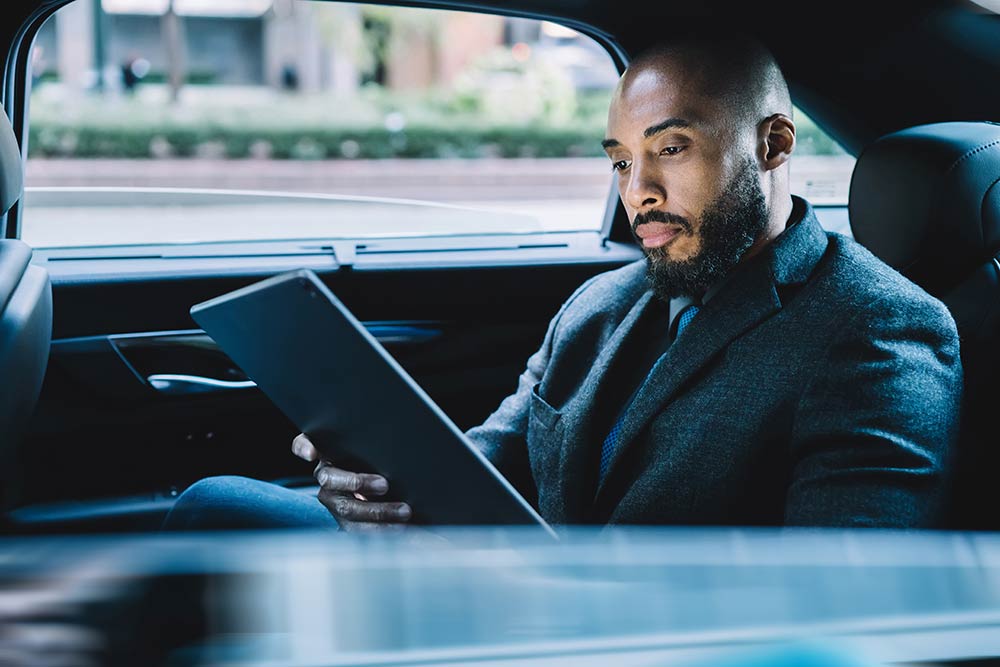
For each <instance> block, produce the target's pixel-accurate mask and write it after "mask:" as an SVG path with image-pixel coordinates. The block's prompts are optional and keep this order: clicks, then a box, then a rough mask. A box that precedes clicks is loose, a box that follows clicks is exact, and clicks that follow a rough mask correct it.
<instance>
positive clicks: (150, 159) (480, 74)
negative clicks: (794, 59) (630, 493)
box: [25, 0, 854, 246]
mask: <svg viewBox="0 0 1000 667" xmlns="http://www.w3.org/2000/svg"><path fill="white" fill-rule="evenodd" d="M32 70H33V76H32V82H33V86H32V91H33V92H32V96H31V127H30V137H29V145H28V147H29V160H28V163H27V176H26V184H27V185H28V186H29V188H32V187H34V188H49V187H81V188H95V187H141V188H151V187H156V188H160V187H168V188H199V189H204V188H207V189H237V190H252V191H270V192H275V191H279V192H308V193H327V194H336V195H348V196H366V197H379V198H404V199H421V200H427V201H433V202H443V203H449V204H456V205H460V206H472V207H475V208H479V209H487V210H491V211H498V212H510V213H516V214H520V215H530V216H532V218H533V219H535V220H537V221H538V227H540V228H541V229H543V230H553V231H555V230H597V229H600V227H601V223H602V221H603V212H604V208H605V204H606V201H607V197H608V193H609V192H610V189H611V187H612V178H611V169H610V165H609V164H608V161H607V158H606V157H605V156H604V153H603V151H602V149H601V146H600V141H601V139H602V138H603V133H604V125H605V121H606V113H607V105H608V101H609V99H610V95H611V90H612V88H613V87H614V85H615V83H616V81H617V78H618V72H617V70H616V67H615V65H614V63H613V61H612V59H611V57H610V56H609V55H608V54H607V52H606V51H605V50H604V49H603V48H602V47H601V46H600V45H598V44H596V43H595V42H594V41H593V40H591V39H590V38H588V37H586V36H584V35H581V34H579V33H577V32H575V31H573V30H570V29H568V28H565V27H562V26H559V25H556V24H554V23H549V22H544V21H537V20H527V19H517V18H509V17H500V16H486V15H479V14H473V13H463V12H451V11H437V10H424V9H412V8H402V7H376V6H369V5H360V4H348V3H339V2H337V3H324V2H310V1H307V0H76V1H75V2H73V3H71V4H69V5H67V6H65V7H64V8H62V9H60V10H59V11H58V12H57V13H56V14H54V15H53V16H52V18H51V19H50V20H49V21H48V22H47V23H46V24H45V26H44V27H43V29H42V30H41V32H40V33H39V35H38V37H37V39H36V41H35V45H34V50H33V59H32ZM797 121H798V125H799V146H798V151H797V156H796V161H795V163H794V167H793V178H794V179H795V186H794V191H795V192H797V193H799V194H803V195H805V196H807V197H809V198H810V199H811V200H812V201H813V203H816V204H824V203H826V204H844V203H846V195H847V184H848V181H849V178H850V172H851V169H852V167H853V163H854V160H853V158H852V157H851V156H849V155H846V154H845V153H844V152H843V151H842V150H840V149H839V147H838V146H837V145H836V144H835V143H834V142H833V141H832V140H831V139H830V138H829V137H827V136H826V135H825V134H823V133H822V132H821V131H820V130H819V129H818V128H816V126H815V125H814V124H813V123H812V122H811V121H810V120H809V119H808V118H806V117H805V116H804V114H801V113H799V114H798V117H797ZM137 161H138V163H137ZM48 201H50V199H49V200H47V199H45V198H44V197H42V196H41V195H39V194H36V195H35V196H34V197H32V196H31V194H30V192H29V198H28V202H27V204H26V209H27V210H28V214H27V215H26V216H25V235H26V236H25V238H26V239H27V240H28V241H29V242H32V243H34V244H35V245H41V246H45V245H52V244H53V243H55V242H56V238H55V237H58V236H60V235H62V236H63V238H62V243H66V242H67V239H66V237H65V236H64V235H63V232H65V229H57V228H55V227H51V226H50V229H49V230H48V232H47V233H45V234H42V233H41V229H40V228H39V227H38V225H40V224H41V223H42V222H43V221H45V222H46V224H49V223H50V222H51V221H50V220H49V218H47V217H46V216H45V212H44V211H42V210H39V209H40V208H44V206H45V205H46V203H47V202H48ZM70 203H72V202H70ZM86 203H87V204H89V205H92V204H94V203H95V202H94V200H93V198H92V197H91V198H90V199H88V200H87V201H86ZM60 204H61V205H62V206H65V205H66V204H67V202H66V201H65V197H63V199H61V200H60ZM33 206H34V207H35V209H36V216H35V220H36V224H35V226H33V224H32V211H31V209H32V207H33ZM64 210H65V209H64ZM456 224H459V225H460V224H461V223H456ZM162 227H164V228H165V227H166V226H165V225H164V226H162ZM359 231H363V230H359ZM498 231H500V230H498ZM57 232H58V233H57ZM113 232H114V230H113V227H112V228H111V229H109V230H108V232H107V233H106V234H105V236H107V237H108V238H107V240H108V242H113V241H114V233H113ZM149 234H150V235H151V238H150V239H149V240H150V241H154V242H155V241H158V240H166V241H169V240H175V239H171V238H170V237H169V234H168V233H167V232H165V231H161V232H156V231H155V230H151V231H150V232H149ZM164 235H165V236H164ZM271 235H272V236H275V237H280V236H281V234H280V230H274V232H273V233H272V234H271ZM159 237H162V238H159ZM237 238H238V237H237ZM184 240H198V239H190V238H186V239H184ZM205 240H208V239H207V238H206V239H205ZM69 242H70V243H72V240H70V241H69Z"/></svg>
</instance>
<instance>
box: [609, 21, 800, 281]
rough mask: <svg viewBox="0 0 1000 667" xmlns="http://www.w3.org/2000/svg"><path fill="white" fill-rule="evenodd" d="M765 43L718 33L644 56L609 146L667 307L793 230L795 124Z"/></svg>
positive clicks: (612, 114)
mask: <svg viewBox="0 0 1000 667" xmlns="http://www.w3.org/2000/svg"><path fill="white" fill-rule="evenodd" d="M791 115H792V103H791V99H790V97H789V95H788V86H787V85H786V84H785V78H784V76H782V74H781V70H780V69H779V68H778V65H777V63H776V62H775V60H774V57H773V56H772V55H771V54H770V53H769V52H768V51H767V49H765V48H764V47H763V46H762V45H761V44H759V43H757V42H755V41H753V40H752V39H750V38H748V37H744V36H735V35H732V34H723V33H721V32H719V31H716V32H713V33H708V35H707V36H698V37H695V36H693V35H689V36H687V37H685V38H683V39H675V40H672V41H671V42H669V43H666V44H661V45H657V46H655V47H653V48H651V49H649V50H647V51H644V52H643V53H641V54H639V56H638V57H636V58H635V60H633V61H632V63H631V64H630V65H629V68H628V69H627V70H626V72H625V74H624V75H622V78H621V80H620V81H619V83H618V87H617V88H616V90H615V94H614V96H613V97H612V99H611V107H610V108H609V109H608V127H607V133H606V136H605V139H604V141H603V142H601V143H602V146H604V150H605V152H606V153H607V155H608V158H610V160H611V166H612V169H613V170H614V171H615V173H616V174H617V182H618V192H619V195H620V196H621V200H622V204H623V205H624V207H625V212H626V213H627V214H628V216H629V220H630V221H631V222H632V226H633V232H634V234H635V235H636V237H637V238H638V239H639V240H640V241H641V244H642V247H643V248H644V249H645V250H646V252H647V256H648V258H649V260H650V267H651V271H652V272H653V274H655V276H654V277H655V280H654V284H656V285H659V287H658V288H656V289H657V290H658V292H657V293H658V294H660V295H661V296H663V297H664V298H666V297H668V296H670V295H673V294H688V295H692V294H694V295H697V294H700V293H704V290H706V289H708V287H709V286H710V285H712V284H714V283H713V281H718V280H720V279H721V277H722V276H723V275H725V274H726V272H727V271H729V270H731V269H732V268H733V267H734V266H735V265H736V264H737V263H738V262H740V261H743V259H745V258H747V257H752V256H754V255H755V254H756V253H757V252H759V251H760V249H761V248H763V247H764V246H766V245H767V244H768V243H770V242H771V241H772V240H773V239H774V238H776V237H777V236H778V235H779V234H780V233H781V231H782V230H783V229H784V227H785V224H786V221H787V220H788V218H789V215H790V214H791V212H792V200H791V195H790V192H789V189H788V160H789V158H790V156H791V154H792V152H793V150H794V148H795V123H794V122H793V120H792V118H791Z"/></svg>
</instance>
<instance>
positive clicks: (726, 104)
mask: <svg viewBox="0 0 1000 667" xmlns="http://www.w3.org/2000/svg"><path fill="white" fill-rule="evenodd" d="M643 74H646V75H649V74H653V75H655V76H658V77H662V78H663V80H664V82H665V83H675V84H678V85H679V86H680V87H682V88H684V89H686V91H687V93H688V94H691V95H693V96H696V97H698V98H700V99H701V100H702V101H703V102H705V103H710V104H712V105H713V106H715V108H714V109H712V110H711V111H712V112H713V113H721V114H724V115H725V116H726V117H727V118H729V119H731V120H732V121H734V122H736V123H740V124H743V123H750V124H752V125H756V124H757V123H758V122H760V121H762V120H764V119H765V118H767V117H769V116H771V115H773V114H779V113H780V114H784V115H786V116H791V114H792V101H791V97H790V96H789V94H788V85H787V84H786V83H785V77H784V75H783V74H782V73H781V69H780V68H779V67H778V63H777V62H776V61H775V59H774V56H773V55H772V54H771V52H770V51H768V50H767V49H766V48H765V47H764V46H763V45H762V44H761V43H760V42H758V41H756V40H754V39H752V38H750V37H747V36H745V35H736V34H732V33H715V34H707V35H692V36H688V37H685V38H682V39H680V40H675V41H671V42H667V43H662V44H658V45H655V46H653V47H651V48H649V49H646V50H645V51H643V52H642V53H640V54H639V55H638V56H637V57H636V58H635V59H633V61H632V62H631V63H630V65H629V67H628V70H626V72H625V74H624V75H623V76H622V79H621V81H620V82H619V85H618V89H617V91H616V97H621V96H622V94H623V93H625V92H627V90H628V88H629V87H630V86H632V85H634V83H635V82H636V80H637V79H638V78H639V77H640V75H643Z"/></svg>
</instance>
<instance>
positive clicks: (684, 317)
mask: <svg viewBox="0 0 1000 667" xmlns="http://www.w3.org/2000/svg"><path fill="white" fill-rule="evenodd" d="M697 314H698V306H695V305H690V306H686V307H685V308H684V310H682V311H681V312H680V315H678V316H677V333H676V334H675V335H674V340H677V339H678V338H680V335H681V332H682V331H684V328H685V327H686V326H687V325H688V324H690V323H691V320H693V319H694V316H695V315H697ZM654 365H655V364H654ZM636 393H638V392H636ZM632 398H633V399H634V398H635V396H634V395H633V397H632ZM631 404H632V403H631V401H629V405H627V406H625V408H624V409H623V410H622V411H621V414H619V415H618V419H617V420H615V423H614V426H612V427H611V431H610V432H609V433H608V437H606V438H604V444H603V445H601V468H600V477H599V478H598V480H603V479H604V475H605V474H606V473H607V472H608V465H609V464H610V463H611V457H612V456H613V455H614V453H615V450H616V449H618V444H619V442H618V441H619V438H621V431H622V426H623V423H624V421H625V415H626V414H627V413H628V408H629V407H630V406H631Z"/></svg>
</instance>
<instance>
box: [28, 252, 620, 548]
mask: <svg viewBox="0 0 1000 667" xmlns="http://www.w3.org/2000/svg"><path fill="white" fill-rule="evenodd" d="M625 261H627V260H626V259H623V257H622V256H621V255H617V256H616V257H615V258H613V259H612V260H611V261H608V262H595V261H588V262H585V263H562V264H548V265H535V266H524V265H521V266H507V267H503V266H500V267H498V266H492V267H488V268H476V267H470V268H464V269H463V268H448V269H438V270H434V269H420V270H404V269H397V270H384V271H381V270H364V271H359V270H347V271H344V270H340V271H328V272H320V276H321V278H322V279H323V280H324V282H325V283H326V284H327V285H328V286H329V287H330V288H331V290H333V291H334V293H336V294H337V295H338V297H340V298H341V299H342V300H343V301H344V302H345V304H347V305H348V307H349V308H351V309H352V311H353V312H354V313H355V314H356V315H357V316H358V317H359V318H360V319H362V321H365V322H366V326H368V327H369V330H370V331H371V332H372V333H373V334H375V335H376V337H378V338H379V339H380V340H381V341H382V342H383V344H384V345H385V346H386V348H387V349H388V350H389V351H390V353H392V354H393V355H394V356H395V357H396V358H397V359H398V360H399V361H400V363H401V364H402V365H403V366H404V367H405V368H406V369H407V370H408V371H409V372H410V373H411V374H412V375H413V376H414V378H415V379H416V380H417V382H418V383H419V384H420V385H421V386H422V387H424V389H425V390H427V392H428V393H429V394H430V395H431V397H432V398H433V399H434V400H435V401H437V402H438V403H439V405H441V407H442V408H443V409H444V411H445V412H446V413H447V414H448V415H450V416H451V417H452V419H454V421H455V422H456V423H457V424H458V425H459V427H461V428H468V427H471V426H473V425H475V424H477V423H479V422H481V421H482V420H483V419H484V418H485V417H486V416H487V415H488V414H489V413H490V412H491V411H492V410H493V409H494V408H495V407H496V406H497V404H498V403H499V401H500V400H501V399H502V398H503V397H504V396H505V395H507V394H508V393H509V392H510V391H512V390H513V389H514V388H515V386H516V380H517V376H518V375H519V374H520V372H521V371H522V370H523V367H524V363H525V361H526V359H527V357H528V356H529V355H530V354H531V353H532V352H533V351H534V350H535V349H536V348H537V346H538V344H539V343H540V342H541V340H542V337H543V335H544V332H545V328H546V326H547V324H548V321H549V319H550V318H551V317H552V316H553V315H554V314H555V312H556V311H557V309H558V308H559V306H560V304H561V303H562V302H563V301H564V300H565V299H566V297H567V296H568V295H569V294H570V293H571V292H572V291H573V290H574V289H575V288H576V287H577V286H579V284H581V283H582V282H583V281H584V280H586V279H587V278H589V277H590V276H592V275H594V274H596V273H598V272H600V271H605V270H609V269H612V268H616V267H617V266H621V265H622V264H624V263H625ZM263 277H265V276H263V275H260V274H256V273H255V274H252V275H245V276H232V275H227V276H225V277H219V276H211V275H207V276H200V277H188V278H184V279H175V280H162V279H149V280H141V279H140V280H127V281H121V280H118V281H111V280H108V281H93V280H69V279H66V278H61V279H59V280H56V281H55V284H54V303H55V306H54V308H55V324H54V329H55V331H54V336H53V338H54V343H53V347H52V354H51V358H50V365H49V371H48V374H47V376H46V380H45V384H44V386H43V389H42V396H41V399H40V401H39V407H38V411H37V414H36V416H35V418H34V420H33V424H32V428H31V430H30V433H29V435H28V437H27V439H26V441H25V443H24V446H23V448H22V452H23V456H22V466H23V474H22V475H20V478H21V480H22V481H23V486H22V488H21V489H20V492H21V494H20V497H21V503H20V504H21V505H22V508H21V509H20V510H18V511H17V512H15V515H14V516H15V518H16V519H18V520H20V521H22V522H37V526H36V527H42V526H44V527H45V529H46V530H49V529H53V528H56V527H57V528H60V529H66V528H74V527H75V528H77V529H80V528H81V527H82V528H94V527H98V526H99V527H100V528H102V529H118V528H129V527H133V528H134V527H154V526H155V525H156V524H157V523H158V521H159V518H160V517H161V516H162V514H163V512H165V511H166V509H168V508H169V506H170V500H171V499H172V498H173V497H175V496H176V495H177V493H178V492H179V491H180V490H182V489H183V488H185V487H186V486H187V485H189V484H190V483H192V482H193V481H195V480H197V479H200V478H202V477H205V476H209V475H218V474H239V475H248V476H252V477H257V478H262V479H284V480H285V482H286V483H292V484H294V483H297V482H303V483H304V482H308V481H309V480H310V479H311V478H310V474H311V466H309V465H308V464H305V463H303V462H302V461H300V460H298V459H296V458H295V457H294V456H293V455H292V454H291V452H290V449H289V445H290V443H291V439H292V438H293V437H294V435H295V434H296V433H297V429H296V428H295V427H294V425H292V424H290V423H289V422H288V420H287V419H285V417H284V416H283V415H282V414H281V413H280V412H278V411H277V410H276V409H275V408H274V407H273V406H272V405H271V404H270V402H269V401H268V400H267V399H266V397H264V396H263V395H262V394H261V393H260V392H259V391H258V390H257V389H256V388H252V387H250V388H246V387H244V386H243V385H235V386H228V385H224V387H225V388H220V387H211V386H202V387H194V388H195V389H199V390H196V391H193V390H192V387H191V386H190V385H191V384H192V382H191V378H196V379H197V378H205V379H206V380H209V381H211V380H214V381H222V382H224V383H244V382H245V381H246V380H247V378H246V377H245V376H243V375H242V373H241V372H240V371H239V369H238V368H236V367H235V366H234V365H233V364H232V362H231V361H230V360H229V359H228V358H227V357H226V356H225V355H224V354H223V353H222V352H221V351H219V350H218V348H217V347H216V346H215V345H214V343H213V342H212V341H211V339H209V338H208V337H207V336H205V335H204V334H203V333H202V332H200V331H198V330H197V329H196V328H195V325H194V323H193V321H192V320H191V318H190V316H189V314H188V309H189V308H190V306H191V305H192V304H194V303H197V302H199V301H203V300H205V299H208V298H211V297H213V296H217V295H219V294H221V293H224V292H226V291H229V290H232V289H235V288H237V287H241V286H243V285H246V284H249V283H252V282H255V281H256V280H259V279H262V278H263ZM331 353H335V351H333V350H331ZM290 372H294V371H293V369H290ZM150 376H153V382H150V380H149V378H150ZM157 376H159V377H157ZM163 376H168V377H167V380H166V383H165V384H164V381H163ZM170 376H173V377H170ZM176 376H186V377H185V378H181V379H180V381H178V378H177V377H176ZM171 382H172V383H173V385H172V386H171ZM185 383H186V384H185ZM194 384H196V385H197V384H198V380H195V381H194ZM202 384H205V383H202ZM208 384H211V382H209V383H208ZM247 384H249V383H247ZM157 386H159V387H160V389H159V390H158V389H157V388H156V387H157Z"/></svg>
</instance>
